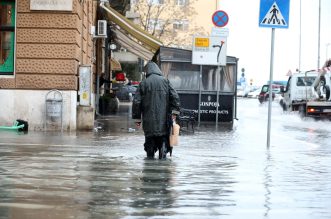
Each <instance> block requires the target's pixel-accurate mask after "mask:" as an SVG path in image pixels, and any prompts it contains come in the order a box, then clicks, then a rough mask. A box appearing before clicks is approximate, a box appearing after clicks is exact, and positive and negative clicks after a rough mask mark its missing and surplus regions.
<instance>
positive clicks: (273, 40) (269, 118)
mask: <svg viewBox="0 0 331 219" xmlns="http://www.w3.org/2000/svg"><path fill="white" fill-rule="evenodd" d="M274 44H275V28H272V32H271V55H270V78H269V106H268V134H267V148H268V149H269V148H270V130H271V107H272V80H273V79H272V76H273V69H274Z"/></svg>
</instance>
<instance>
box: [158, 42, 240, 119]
mask: <svg viewBox="0 0 331 219" xmlns="http://www.w3.org/2000/svg"><path fill="white" fill-rule="evenodd" d="M153 61H155V62H156V63H157V64H158V65H159V66H160V68H161V70H162V72H163V73H164V75H165V76H166V77H167V78H168V79H169V81H170V82H171V83H172V85H173V86H174V88H175V89H176V91H177V92H178V94H179V96H180V101H181V107H182V108H185V109H190V110H194V112H196V113H197V115H198V123H199V125H200V122H206V123H207V122H213V123H216V124H222V123H230V124H231V125H232V124H233V120H234V119H235V118H236V117H237V95H236V81H237V63H238V59H237V58H236V57H232V56H227V61H226V66H212V65H194V64H192V51H191V50H184V49H178V48H170V47H160V49H159V50H158V52H157V53H156V54H155V56H154V58H153ZM216 112H218V113H216Z"/></svg>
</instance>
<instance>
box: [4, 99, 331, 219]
mask: <svg viewBox="0 0 331 219" xmlns="http://www.w3.org/2000/svg"><path fill="white" fill-rule="evenodd" d="M129 113H130V107H129V105H128V104H122V105H121V109H120V112H119V113H118V114H117V115H111V116H106V117H100V118H99V119H98V120H97V122H96V128H95V130H93V131H89V132H79V133H54V132H51V133H44V132H29V133H28V134H20V133H17V132H13V131H1V132H0V219H3V218H13V219H21V218H24V219H30V218H31V219H36V218H43V219H45V218H47V219H48V218H50V219H52V218H61V219H63V218H93V219H94V218H236V219H242V218H254V219H258V218H275V219H276V218H277V219H279V218H282V219H283V218H300V219H306V218H307V219H314V218H316V219H317V218H318V219H320V218H331V142H330V139H331V134H330V133H331V132H330V131H331V125H330V122H329V121H315V120H312V119H305V120H301V119H300V118H299V117H298V116H297V115H296V114H293V113H286V114H284V113H283V112H282V111H281V109H280V107H279V105H278V104H277V103H274V104H273V108H272V124H271V128H272V132H271V147H270V149H267V147H266V141H267V140H266V139H267V138H266V134H267V130H266V129H267V115H268V108H267V104H262V105H261V104H259V103H258V100H257V99H239V100H238V118H239V120H238V121H235V124H234V126H233V128H232V129H228V128H222V127H218V128H216V127H215V126H214V125H208V126H206V125H201V126H200V127H198V128H197V130H196V132H195V133H194V134H193V133H192V132H183V134H182V135H181V136H180V144H179V146H177V147H175V148H174V153H173V157H171V158H169V159H167V160H158V159H155V160H148V159H146V158H145V153H144V151H143V146H142V145H143V142H144V137H143V133H142V131H141V130H137V129H136V130H133V129H135V127H134V124H133V121H132V120H131V118H130V116H128V114H129Z"/></svg>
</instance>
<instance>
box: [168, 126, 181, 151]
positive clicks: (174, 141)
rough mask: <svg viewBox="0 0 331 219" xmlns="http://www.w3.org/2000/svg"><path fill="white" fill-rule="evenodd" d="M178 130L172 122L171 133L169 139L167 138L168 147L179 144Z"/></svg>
mask: <svg viewBox="0 0 331 219" xmlns="http://www.w3.org/2000/svg"><path fill="white" fill-rule="evenodd" d="M179 129H180V126H179V125H178V124H177V123H176V122H175V121H173V124H172V127H171V132H170V137H169V142H170V146H171V147H173V146H177V145H178V142H179Z"/></svg>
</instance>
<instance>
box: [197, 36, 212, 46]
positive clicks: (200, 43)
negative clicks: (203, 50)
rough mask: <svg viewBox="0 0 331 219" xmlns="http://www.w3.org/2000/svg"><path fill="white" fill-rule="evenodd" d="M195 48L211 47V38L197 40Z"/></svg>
mask: <svg viewBox="0 0 331 219" xmlns="http://www.w3.org/2000/svg"><path fill="white" fill-rule="evenodd" d="M195 47H209V38H195Z"/></svg>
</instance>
